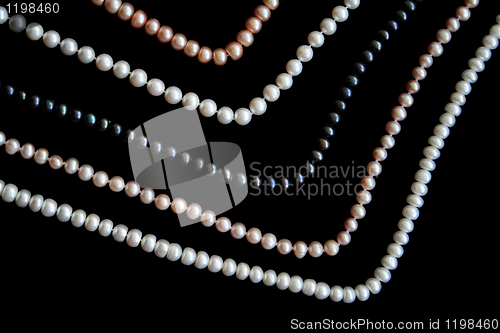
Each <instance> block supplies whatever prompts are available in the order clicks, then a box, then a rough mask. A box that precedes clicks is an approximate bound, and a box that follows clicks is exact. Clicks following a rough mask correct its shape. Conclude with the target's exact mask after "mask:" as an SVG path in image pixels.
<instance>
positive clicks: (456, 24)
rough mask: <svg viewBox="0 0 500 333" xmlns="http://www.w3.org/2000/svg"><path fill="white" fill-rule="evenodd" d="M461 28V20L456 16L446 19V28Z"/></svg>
mask: <svg viewBox="0 0 500 333" xmlns="http://www.w3.org/2000/svg"><path fill="white" fill-rule="evenodd" d="M459 28H460V20H459V19H457V18H456V17H450V18H449V19H447V20H446V29H448V30H450V31H451V32H455V31H457V30H458V29H459Z"/></svg>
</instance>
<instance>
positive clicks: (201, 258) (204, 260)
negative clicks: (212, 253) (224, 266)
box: [194, 251, 210, 269]
mask: <svg viewBox="0 0 500 333" xmlns="http://www.w3.org/2000/svg"><path fill="white" fill-rule="evenodd" d="M209 261H210V257H209V256H208V254H207V253H206V252H205V251H199V252H198V253H197V254H196V261H195V262H194V267H196V268H198V269H203V268H205V267H207V266H208V262H209Z"/></svg>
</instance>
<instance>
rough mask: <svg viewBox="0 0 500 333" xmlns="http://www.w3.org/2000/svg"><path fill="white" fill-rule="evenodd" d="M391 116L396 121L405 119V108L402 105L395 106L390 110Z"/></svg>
mask: <svg viewBox="0 0 500 333" xmlns="http://www.w3.org/2000/svg"><path fill="white" fill-rule="evenodd" d="M391 116H392V118H393V119H394V120H396V121H401V120H405V119H406V110H405V108H404V107H402V106H399V105H398V106H395V107H393V108H392V110H391Z"/></svg>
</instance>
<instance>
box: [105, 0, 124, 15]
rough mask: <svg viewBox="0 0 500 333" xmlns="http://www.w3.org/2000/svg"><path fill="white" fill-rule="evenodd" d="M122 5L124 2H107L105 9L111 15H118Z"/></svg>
mask: <svg viewBox="0 0 500 333" xmlns="http://www.w3.org/2000/svg"><path fill="white" fill-rule="evenodd" d="M121 5H122V0H106V1H105V2H104V8H105V9H106V11H107V12H108V13H110V14H116V12H117V11H118V9H120V6H121Z"/></svg>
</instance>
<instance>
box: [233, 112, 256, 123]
mask: <svg viewBox="0 0 500 333" xmlns="http://www.w3.org/2000/svg"><path fill="white" fill-rule="evenodd" d="M251 120H252V112H250V110H248V109H245V108H240V109H238V110H236V112H235V113H234V121H236V123H238V124H239V125H247V124H248V123H250V121H251Z"/></svg>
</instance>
